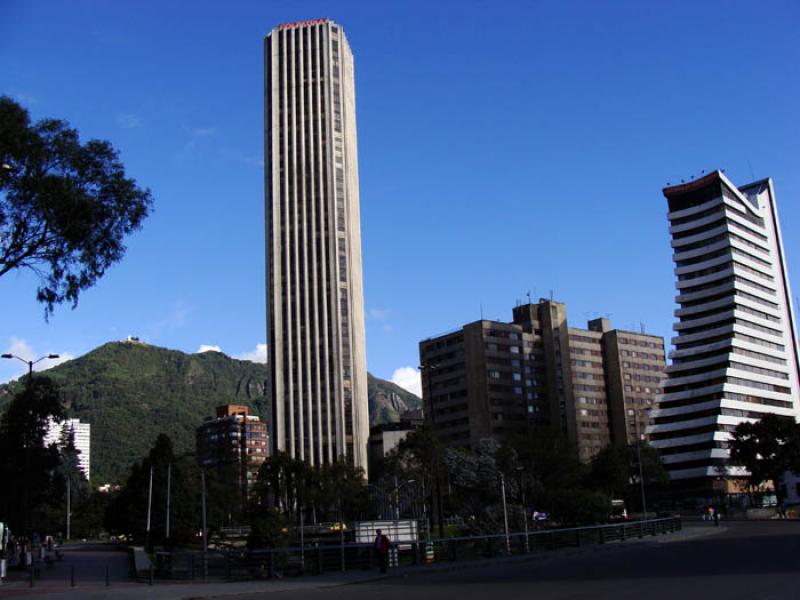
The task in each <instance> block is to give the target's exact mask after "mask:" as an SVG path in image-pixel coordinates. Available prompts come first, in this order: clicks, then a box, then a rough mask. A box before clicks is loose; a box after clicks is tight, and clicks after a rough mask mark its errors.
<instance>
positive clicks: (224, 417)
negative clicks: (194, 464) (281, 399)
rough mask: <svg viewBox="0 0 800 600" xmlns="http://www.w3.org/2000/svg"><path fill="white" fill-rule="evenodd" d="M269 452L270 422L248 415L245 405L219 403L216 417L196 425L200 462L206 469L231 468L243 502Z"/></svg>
mask: <svg viewBox="0 0 800 600" xmlns="http://www.w3.org/2000/svg"><path fill="white" fill-rule="evenodd" d="M269 455H270V453H269V435H268V432H267V424H266V423H263V422H262V421H261V419H260V418H259V417H258V416H256V415H251V414H249V409H248V408H247V407H246V406H242V405H238V404H226V405H223V406H219V407H217V410H216V416H213V417H206V418H205V420H204V421H203V424H202V425H201V426H200V427H198V428H197V460H198V462H199V463H200V464H201V465H202V466H203V467H204V468H207V469H222V468H225V467H232V468H233V469H234V472H235V474H236V478H237V479H238V481H239V485H240V487H241V493H242V498H243V501H246V499H247V497H248V494H249V491H250V489H251V487H252V485H253V483H255V481H256V479H257V478H258V470H259V469H260V468H261V465H262V464H264V461H265V460H267V457H268V456H269Z"/></svg>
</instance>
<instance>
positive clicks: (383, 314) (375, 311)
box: [369, 308, 392, 321]
mask: <svg viewBox="0 0 800 600" xmlns="http://www.w3.org/2000/svg"><path fill="white" fill-rule="evenodd" d="M391 312H392V310H391V309H390V308H370V309H369V316H370V317H371V318H372V319H375V320H376V321H385V320H386V319H388V318H389V314H390V313H391Z"/></svg>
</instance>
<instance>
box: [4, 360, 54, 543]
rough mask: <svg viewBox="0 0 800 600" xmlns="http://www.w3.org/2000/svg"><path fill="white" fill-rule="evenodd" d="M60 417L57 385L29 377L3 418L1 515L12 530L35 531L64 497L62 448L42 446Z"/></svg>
mask: <svg viewBox="0 0 800 600" xmlns="http://www.w3.org/2000/svg"><path fill="white" fill-rule="evenodd" d="M62 417H63V410H62V408H61V402H60V396H59V392H58V388H57V386H56V385H55V384H54V383H53V382H52V381H51V380H50V379H48V378H47V377H43V376H37V377H34V378H33V379H28V382H27V384H26V385H25V387H24V388H23V389H22V390H21V391H19V392H17V393H16V394H15V395H14V399H13V400H12V401H11V404H10V405H9V407H8V409H7V410H6V412H5V413H3V415H2V417H0V516H1V517H2V520H3V521H6V522H8V523H9V524H10V526H11V529H12V531H16V532H17V533H20V534H26V535H27V534H30V533H32V531H33V530H34V528H35V527H36V526H42V524H43V521H44V519H43V518H42V514H41V513H42V511H43V509H45V508H46V506H47V505H49V504H52V503H54V502H58V501H60V500H61V499H62V498H63V497H64V495H63V490H64V478H63V476H62V475H61V474H60V473H59V465H60V457H59V452H58V450H57V449H56V447H55V446H54V445H51V446H45V445H44V437H45V433H46V432H47V426H48V422H49V420H50V419H51V418H54V419H56V420H58V419H61V418H62Z"/></svg>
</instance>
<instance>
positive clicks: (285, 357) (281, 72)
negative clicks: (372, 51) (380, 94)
mask: <svg viewBox="0 0 800 600" xmlns="http://www.w3.org/2000/svg"><path fill="white" fill-rule="evenodd" d="M264 66H265V92H264V103H265V106H264V113H265V114H264V120H265V150H264V154H265V163H266V165H265V166H266V169H265V170H266V182H265V195H266V219H267V223H266V229H267V296H268V299H267V305H268V309H267V310H268V314H267V327H268V335H269V362H270V371H271V375H272V381H271V385H272V418H271V423H272V428H271V431H270V435H271V436H272V439H273V447H274V449H275V450H282V451H285V452H288V453H289V454H290V455H291V456H293V457H295V458H299V459H302V460H305V461H307V462H308V463H310V464H322V463H328V462H331V461H333V460H336V459H338V458H340V457H346V458H347V460H350V461H352V463H353V464H355V465H356V466H359V467H363V468H364V470H365V471H366V469H367V441H368V438H369V414H368V402H367V369H366V348H365V337H364V299H363V297H364V292H363V284H362V276H361V225H360V216H359V197H358V157H357V141H356V113H355V82H354V69H353V54H352V52H351V51H350V45H349V44H348V42H347V38H346V37H345V35H344V32H343V31H342V29H341V27H339V26H338V25H337V24H336V23H334V22H333V21H330V20H328V19H316V20H313V21H301V22H297V23H287V24H284V25H280V26H279V27H276V28H275V29H273V30H272V31H271V32H270V33H269V35H267V37H266V39H265V41H264Z"/></svg>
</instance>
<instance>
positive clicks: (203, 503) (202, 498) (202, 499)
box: [200, 469, 208, 581]
mask: <svg viewBox="0 0 800 600" xmlns="http://www.w3.org/2000/svg"><path fill="white" fill-rule="evenodd" d="M200 486H201V490H200V503H201V506H202V511H203V581H205V580H206V578H207V577H208V528H207V527H206V471H205V469H203V470H202V471H200Z"/></svg>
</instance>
